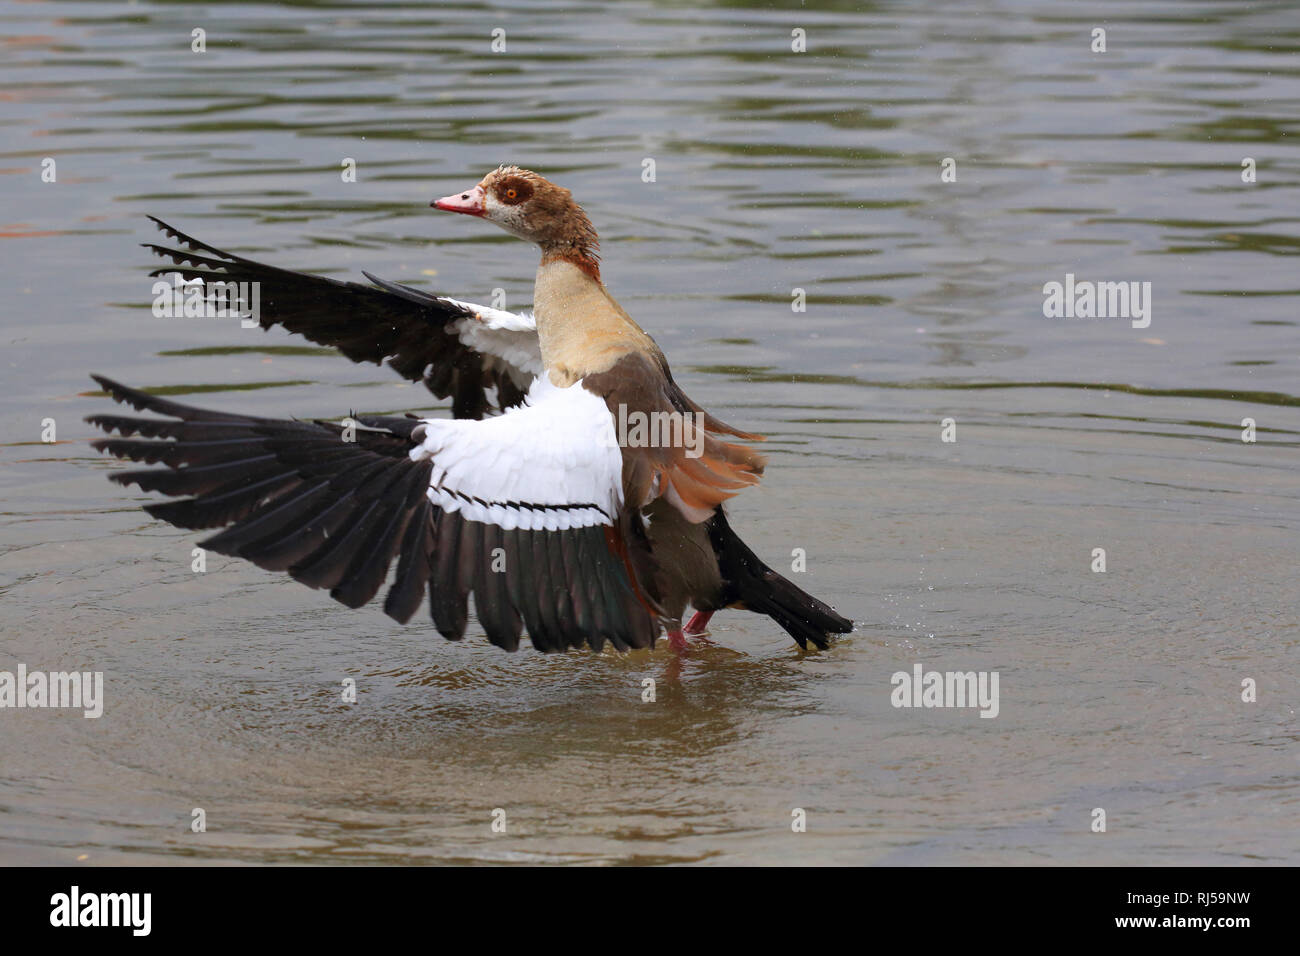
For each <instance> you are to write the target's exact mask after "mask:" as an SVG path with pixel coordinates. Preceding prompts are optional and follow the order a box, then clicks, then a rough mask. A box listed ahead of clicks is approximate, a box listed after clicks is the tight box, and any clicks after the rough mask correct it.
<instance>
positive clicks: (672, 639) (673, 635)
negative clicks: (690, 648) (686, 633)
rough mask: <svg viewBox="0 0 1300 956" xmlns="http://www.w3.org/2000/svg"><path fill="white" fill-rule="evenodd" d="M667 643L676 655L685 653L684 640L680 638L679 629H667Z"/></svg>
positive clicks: (680, 630)
mask: <svg viewBox="0 0 1300 956" xmlns="http://www.w3.org/2000/svg"><path fill="white" fill-rule="evenodd" d="M668 643H669V644H671V645H672V646H673V650H675V651H676V652H677V653H678V654H684V653H686V638H684V637H682V629H681V628H680V627H671V628H669V629H668Z"/></svg>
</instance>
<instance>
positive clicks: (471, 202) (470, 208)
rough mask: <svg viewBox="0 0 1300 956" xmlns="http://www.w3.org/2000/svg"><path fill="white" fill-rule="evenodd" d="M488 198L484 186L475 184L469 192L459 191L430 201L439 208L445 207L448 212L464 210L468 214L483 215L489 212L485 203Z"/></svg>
mask: <svg viewBox="0 0 1300 956" xmlns="http://www.w3.org/2000/svg"><path fill="white" fill-rule="evenodd" d="M485 198H486V196H485V194H484V192H483V187H481V186H475V187H474V188H473V189H471V190H469V191H468V192H463V193H459V194H457V195H455V196H443V197H442V198H441V199H439V200H437V201H436V202H431V203H429V205H430V206H433V207H435V208H437V209H445V210H446V211H447V212H463V213H464V214H465V215H467V216H483V215H486V214H487V207H486V206H485V205H484V204H483V201H484V199H485Z"/></svg>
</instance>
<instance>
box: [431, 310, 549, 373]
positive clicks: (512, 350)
mask: <svg viewBox="0 0 1300 956" xmlns="http://www.w3.org/2000/svg"><path fill="white" fill-rule="evenodd" d="M445 301H447V302H451V303H452V304H454V305H457V306H459V307H460V308H462V309H468V310H469V311H471V312H473V313H474V314H473V315H472V316H469V317H467V318H464V319H457V320H456V321H455V322H451V323H448V325H447V330H448V331H449V332H451V333H453V334H454V335H455V336H456V337H457V338H458V339H460V342H461V344H462V345H464V346H465V347H466V348H469V349H473V350H474V351H475V352H479V353H481V354H482V355H485V356H491V357H493V358H496V359H499V360H501V361H502V362H504V363H505V365H506V368H507V370H508V371H509V372H510V377H511V378H512V379H513V380H514V382H515V384H516V385H518V386H519V387H520V388H522V389H527V388H528V386H529V384H530V383H531V382H532V380H533V379H534V378H535V377H536V376H538V375H541V374H542V346H541V343H540V342H539V341H538V338H537V320H536V319H534V318H533V316H532V314H531V313H528V312H522V313H519V312H504V311H502V310H501V309H492V308H489V307H487V306H485V305H475V304H474V303H473V302H461V301H460V300H459V299H446V300H445Z"/></svg>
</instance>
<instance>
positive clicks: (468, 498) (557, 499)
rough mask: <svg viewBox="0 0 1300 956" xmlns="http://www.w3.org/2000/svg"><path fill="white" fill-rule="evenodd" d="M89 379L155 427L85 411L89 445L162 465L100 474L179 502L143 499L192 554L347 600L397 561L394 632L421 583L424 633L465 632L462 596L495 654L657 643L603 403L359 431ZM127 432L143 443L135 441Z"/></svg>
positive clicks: (559, 399)
mask: <svg viewBox="0 0 1300 956" xmlns="http://www.w3.org/2000/svg"><path fill="white" fill-rule="evenodd" d="M94 378H95V380H96V381H97V382H99V384H100V385H102V386H103V387H104V389H105V390H106V391H107V392H108V394H109V395H111V396H112V397H113V398H114V399H115V400H117V401H119V402H126V403H127V404H129V405H131V406H132V407H134V408H136V409H138V410H143V411H150V412H155V413H157V414H159V415H161V416H164V417H162V418H137V417H129V416H120V415H93V416H91V417H90V418H88V419H87V421H88V422H90V423H91V424H93V425H96V426H98V427H100V428H102V429H104V430H105V431H107V432H109V433H110V434H111V433H112V432H114V431H116V432H118V433H119V434H120V435H121V436H122V437H120V438H111V437H110V438H106V439H100V440H98V441H96V442H94V447H95V448H97V449H99V450H100V451H107V452H109V453H110V454H112V455H114V456H116V457H118V458H125V459H130V460H132V461H140V462H145V463H147V464H158V463H161V464H163V465H165V466H166V467H165V468H148V469H141V470H131V471H124V472H117V473H115V474H113V475H112V476H111V477H112V479H113V480H114V481H117V482H119V483H122V484H129V483H134V484H136V485H138V486H139V487H140V488H141V489H142V490H144V491H159V492H162V493H163V494H166V495H168V496H171V497H173V498H177V499H179V500H173V501H166V502H159V503H155V504H150V505H147V506H146V507H145V510H146V511H148V512H149V513H150V514H151V515H153V516H154V517H157V518H161V519H162V520H164V521H168V522H170V523H172V524H174V525H177V526H178V527H182V528H223V529H224V530H222V531H220V532H219V533H217V534H216V535H215V536H213V537H210V538H208V539H206V540H204V541H202V542H200V544H201V546H202V547H204V548H208V549H210V550H213V551H216V552H217V553H219V554H227V555H232V556H237V557H241V558H245V559H247V560H249V561H252V562H253V563H254V564H256V565H258V566H259V567H262V568H266V569H268V570H273V571H287V572H288V573H289V574H290V575H291V576H292V577H293V578H294V579H296V580H298V581H300V582H302V583H303V584H306V585H308V586H310V587H313V588H328V589H329V590H330V596H331V597H333V598H334V599H335V600H338V601H340V602H342V603H343V604H346V605H348V606H349V607H359V606H360V605H362V604H365V603H367V602H368V601H370V600H371V599H372V598H373V597H374V596H375V595H376V594H377V593H378V591H379V589H380V588H381V587H382V586H383V584H384V581H385V580H386V579H387V577H388V571H389V568H390V566H391V565H392V563H393V559H394V558H396V559H397V571H396V574H395V576H394V577H393V583H392V586H391V587H390V588H389V591H388V594H387V598H386V600H385V603H384V611H385V612H386V613H387V614H388V615H389V616H391V617H392V618H394V619H395V620H398V621H401V622H406V621H407V620H409V619H410V617H411V615H412V614H413V613H414V612H415V610H416V608H417V607H418V606H419V604H420V601H421V599H422V597H423V595H424V592H425V588H426V584H427V587H428V590H429V604H430V611H431V614H432V617H433V621H434V624H435V625H436V626H437V628H438V630H439V631H440V632H441V633H442V635H443V636H444V637H446V638H448V639H450V640H459V639H460V638H461V637H463V636H464V633H465V627H466V623H467V617H468V598H469V595H470V594H471V593H473V595H474V603H475V608H476V609H477V611H478V619H479V623H480V624H481V625H482V626H483V628H484V630H486V632H487V634H488V637H489V639H490V640H491V641H492V642H493V643H494V644H497V645H498V646H500V647H504V648H506V649H507V650H515V649H516V648H517V647H518V646H519V637H520V633H521V629H522V628H523V627H527V630H528V634H529V637H530V638H531V639H532V642H533V645H534V646H535V647H536V648H537V649H538V650H541V651H559V650H564V649H566V648H569V647H580V646H582V645H584V644H587V645H589V646H590V647H591V648H592V649H593V650H599V649H600V648H601V647H602V646H603V645H604V642H605V641H606V640H608V641H610V642H611V643H612V644H614V646H615V647H617V648H618V649H620V650H625V649H627V648H629V647H651V646H653V645H654V640H655V637H656V636H657V634H658V630H659V624H658V614H659V607H658V604H657V601H656V598H655V585H654V584H653V581H654V577H655V575H654V569H653V561H652V559H651V557H650V550H649V543H648V541H647V538H646V534H645V529H644V526H643V523H642V519H641V518H640V515H639V513H638V512H636V511H635V510H633V509H629V508H627V507H625V506H624V502H623V496H622V490H621V482H620V471H621V456H620V452H619V449H618V446H617V444H616V443H615V441H614V436H613V428H612V425H611V423H610V420H609V413H608V410H607V409H606V408H605V403H604V402H603V401H601V400H600V399H599V398H597V397H596V396H593V395H591V394H590V393H588V392H586V391H585V390H583V389H581V388H572V389H556V388H555V387H554V386H552V385H550V383H549V382H547V381H546V380H545V379H544V378H543V379H541V380H539V381H538V382H537V383H536V385H535V386H534V388H533V390H532V391H531V393H530V395H529V401H528V403H527V404H525V405H524V406H521V407H519V408H515V409H512V410H510V411H509V412H508V413H507V414H504V415H501V416H499V417H496V418H490V419H487V420H485V421H481V422H476V421H455V420H430V421H421V420H419V419H415V418H392V417H360V418H358V419H357V423H358V427H356V428H355V430H354V431H353V430H351V429H349V428H347V427H345V426H343V425H337V424H332V423H328V422H320V421H311V422H308V421H287V420H277V419H270V418H258V417H253V416H247V415H234V414H227V413H224V412H217V411H211V410H208V409H201V408H195V407H193V406H189V405H182V404H180V403H179V402H173V401H170V400H167V399H162V398H158V397H156V396H153V395H149V394H146V393H145V392H141V391H138V390H136V389H132V388H128V387H126V386H124V385H120V384H118V383H116V382H113V381H110V380H109V379H106V378H103V377H100V376H94ZM133 436H139V437H133Z"/></svg>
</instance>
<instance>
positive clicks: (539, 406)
mask: <svg viewBox="0 0 1300 956" xmlns="http://www.w3.org/2000/svg"><path fill="white" fill-rule="evenodd" d="M471 321H472V320H471ZM411 437H412V438H414V439H415V440H416V441H418V442H419V443H420V444H418V445H417V446H416V447H415V448H413V449H411V459H412V460H413V461H423V460H425V459H430V460H432V462H433V473H432V474H431V475H430V478H429V500H430V501H431V502H433V503H434V504H435V505H437V506H438V507H439V508H441V509H443V510H444V511H459V512H461V514H462V515H463V516H464V517H466V518H468V519H470V520H472V521H482V522H487V523H490V524H495V525H498V526H499V527H502V528H505V529H507V530H509V529H513V528H520V529H523V530H526V531H541V530H546V531H562V530H567V529H569V528H585V527H590V526H592V525H613V524H614V519H615V517H616V516H617V514H618V512H619V509H620V508H621V507H622V505H623V486H622V474H623V454H622V451H621V450H620V448H619V446H618V441H617V439H616V437H615V434H614V422H613V418H612V416H611V415H610V413H609V407H608V406H607V405H606V404H605V402H604V400H603V399H601V398H600V397H599V396H597V395H593V394H592V393H591V392H589V391H587V390H586V389H585V388H583V387H582V383H581V382H577V383H575V384H574V385H572V386H570V387H568V388H557V387H556V386H555V385H553V384H551V381H550V379H549V378H547V377H546V376H545V375H542V376H540V377H538V378H537V379H536V380H534V382H533V384H532V387H531V388H530V389H529V391H528V397H527V399H526V401H525V403H524V404H523V405H520V406H518V407H516V408H511V409H509V410H508V411H507V412H506V413H505V414H504V415H500V416H498V417H496V418H487V419H483V420H482V421H473V420H469V419H441V418H439V419H425V420H424V421H423V422H422V424H421V425H420V426H418V427H417V428H416V429H415V431H414V432H413V433H412V436H411Z"/></svg>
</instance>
